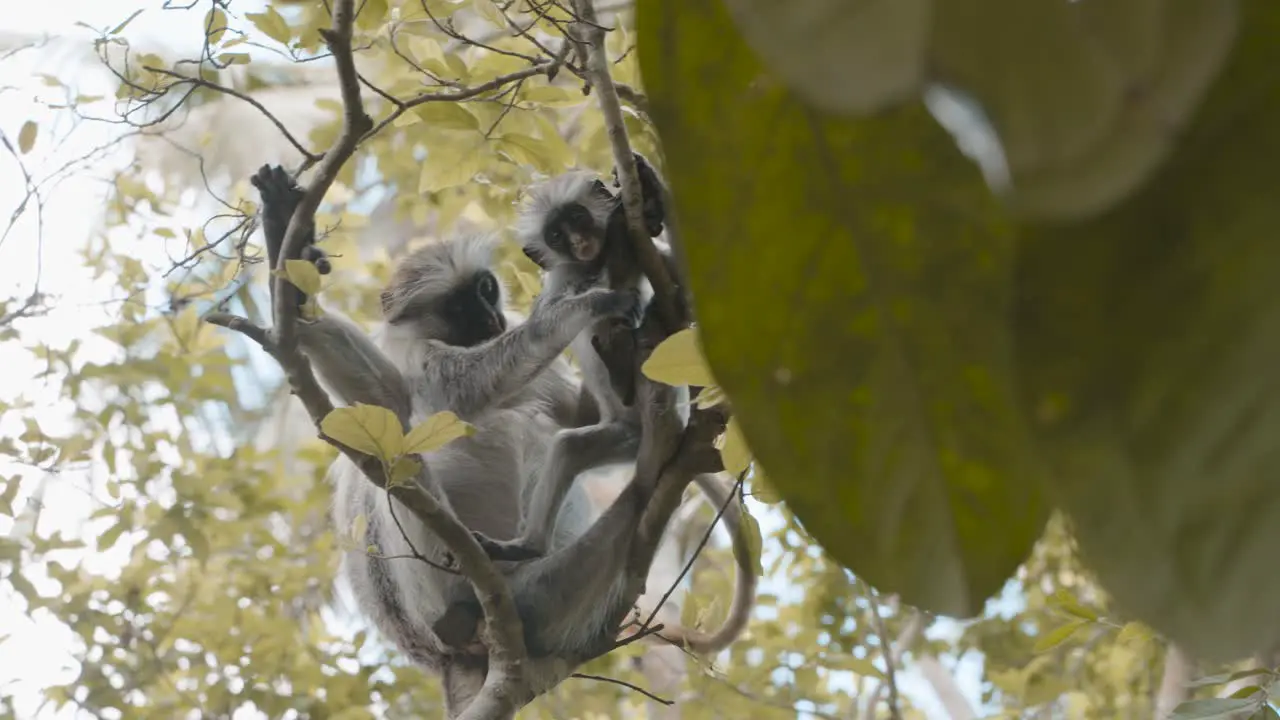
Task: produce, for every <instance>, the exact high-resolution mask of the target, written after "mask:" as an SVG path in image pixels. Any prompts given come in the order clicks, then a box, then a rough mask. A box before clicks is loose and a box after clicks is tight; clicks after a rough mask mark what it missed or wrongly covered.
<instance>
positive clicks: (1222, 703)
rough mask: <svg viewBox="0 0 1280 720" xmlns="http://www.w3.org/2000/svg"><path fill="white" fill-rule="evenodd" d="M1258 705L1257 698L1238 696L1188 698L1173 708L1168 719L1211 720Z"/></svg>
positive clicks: (1230, 715)
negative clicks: (1250, 698)
mask: <svg viewBox="0 0 1280 720" xmlns="http://www.w3.org/2000/svg"><path fill="white" fill-rule="evenodd" d="M1257 706H1258V701H1257V700H1242V699H1239V698H1214V699H1211V700H1190V701H1188V702H1184V703H1182V704H1181V705H1179V706H1178V707H1176V708H1174V709H1173V714H1172V715H1170V716H1169V720H1212V719H1213V718H1233V717H1236V716H1238V715H1240V714H1241V713H1243V712H1245V711H1249V710H1253V709H1254V708H1256V707H1257Z"/></svg>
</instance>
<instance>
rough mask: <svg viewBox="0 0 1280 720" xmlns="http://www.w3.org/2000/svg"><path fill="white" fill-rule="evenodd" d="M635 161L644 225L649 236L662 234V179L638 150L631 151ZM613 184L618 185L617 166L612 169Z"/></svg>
mask: <svg viewBox="0 0 1280 720" xmlns="http://www.w3.org/2000/svg"><path fill="white" fill-rule="evenodd" d="M631 156H632V157H633V158H635V161H636V175H637V176H639V178H640V198H641V203H642V207H643V212H644V227H645V231H646V232H648V233H649V237H658V236H659V235H661V234H662V226H663V223H664V222H666V206H665V203H664V201H663V189H662V180H660V179H659V178H658V171H657V170H654V169H653V165H651V164H649V161H648V160H647V159H645V157H644V156H643V155H641V154H640V153H638V152H633V153H631ZM613 186H614V187H619V186H621V183H620V182H619V181H618V168H617V167H615V168H614V169H613Z"/></svg>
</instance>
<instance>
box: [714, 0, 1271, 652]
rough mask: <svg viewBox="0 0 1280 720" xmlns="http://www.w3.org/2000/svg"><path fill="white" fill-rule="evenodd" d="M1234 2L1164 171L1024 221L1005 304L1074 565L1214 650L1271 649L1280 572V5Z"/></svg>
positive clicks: (1186, 645) (1193, 647)
mask: <svg viewBox="0 0 1280 720" xmlns="http://www.w3.org/2000/svg"><path fill="white" fill-rule="evenodd" d="M1193 4H1194V3H1193ZM1240 8H1241V10H1242V15H1241V18H1240V27H1241V34H1240V37H1239V39H1238V43H1239V45H1238V47H1237V49H1236V51H1235V53H1234V54H1233V56H1232V58H1231V60H1230V62H1229V64H1228V66H1227V68H1226V69H1225V71H1224V73H1223V75H1222V76H1221V78H1220V79H1219V81H1218V82H1217V83H1216V84H1215V85H1214V87H1213V88H1212V89H1211V91H1210V93H1209V96H1208V97H1207V98H1206V100H1205V103H1204V104H1203V106H1202V108H1201V111H1200V114H1199V116H1198V117H1197V118H1196V119H1195V121H1194V122H1193V123H1192V125H1191V126H1190V127H1188V128H1186V129H1185V130H1184V132H1183V133H1182V135H1181V137H1180V140H1179V145H1178V148H1177V150H1176V152H1175V153H1174V155H1173V156H1172V157H1171V158H1170V159H1169V161H1168V168H1167V170H1166V171H1165V172H1164V173H1163V174H1162V175H1161V176H1159V177H1158V178H1157V179H1156V180H1155V181H1153V182H1152V183H1151V184H1149V185H1148V186H1146V187H1145V188H1144V189H1143V190H1142V191H1140V192H1139V193H1137V194H1136V195H1134V196H1133V197H1132V198H1130V199H1129V200H1128V201H1126V202H1124V203H1122V204H1121V205H1119V206H1117V207H1115V208H1114V209H1112V210H1111V211H1109V212H1108V213H1106V214H1104V215H1102V216H1100V217H1097V218H1095V219H1093V220H1091V221H1089V222H1086V223H1080V224H1076V225H1069V226H1064V225H1055V226H1044V227H1028V228H1027V229H1026V230H1025V231H1024V238H1023V241H1022V243H1021V246H1020V247H1021V250H1020V253H1019V260H1018V270H1017V272H1018V286H1019V287H1018V298H1019V302H1018V305H1017V307H1016V308H1015V314H1014V315H1013V322H1014V327H1015V329H1016V333H1017V338H1018V340H1017V344H1016V346H1015V355H1014V357H1015V361H1016V365H1017V367H1018V368H1019V393H1018V395H1019V397H1020V398H1022V399H1023V401H1024V402H1025V406H1024V409H1025V412H1026V414H1027V415H1028V416H1029V417H1030V418H1032V419H1033V423H1032V424H1031V429H1032V431H1033V432H1034V433H1035V435H1036V444H1037V447H1038V448H1039V449H1040V450H1041V457H1042V458H1043V459H1044V460H1045V461H1046V462H1047V463H1048V464H1049V466H1050V468H1051V470H1052V474H1053V480H1052V482H1051V483H1048V484H1047V486H1046V487H1047V488H1048V491H1049V492H1051V493H1053V495H1054V499H1055V500H1056V501H1057V502H1058V504H1059V505H1060V506H1061V507H1062V508H1063V509H1065V510H1066V511H1067V512H1068V513H1069V514H1070V515H1071V517H1072V519H1073V521H1074V522H1073V524H1074V530H1073V535H1075V537H1076V538H1077V540H1078V541H1079V545H1080V549H1081V551H1082V553H1083V555H1084V557H1085V559H1086V560H1087V561H1088V563H1089V564H1090V566H1091V567H1092V569H1093V570H1094V571H1096V573H1097V577H1098V578H1099V580H1100V581H1101V582H1102V584H1103V586H1104V587H1105V588H1106V589H1107V591H1108V592H1110V593H1111V594H1112V596H1113V597H1114V598H1115V602H1116V605H1118V606H1122V607H1124V608H1125V609H1126V611H1128V612H1130V613H1132V614H1133V615H1134V616H1135V617H1136V618H1138V619H1141V620H1142V621H1143V622H1145V623H1147V624H1148V625H1150V626H1151V627H1152V628H1153V629H1155V630H1156V631H1157V632H1159V633H1160V634H1161V635H1164V636H1166V637H1168V638H1169V639H1170V640H1172V641H1174V642H1176V643H1177V644H1178V645H1179V646H1180V647H1182V648H1183V649H1184V650H1186V651H1187V652H1188V653H1189V654H1190V655H1191V656H1193V657H1197V658H1200V659H1203V660H1206V661H1209V660H1222V661H1226V660H1231V659H1235V658H1239V657H1243V656H1247V655H1250V654H1252V653H1253V652H1255V651H1260V650H1264V649H1266V648H1270V647H1272V646H1274V645H1276V644H1277V643H1280V615H1277V614H1276V613H1275V612H1274V608H1273V607H1272V603H1271V601H1270V600H1269V598H1272V597H1274V596H1276V595H1277V594H1280V576H1275V575H1272V574H1271V573H1258V572H1256V570H1255V569H1256V568H1258V567H1263V566H1267V565H1269V563H1270V562H1272V559H1273V558H1274V556H1275V548H1276V547H1277V546H1280V504H1277V503H1274V502H1271V500H1270V498H1272V497H1274V495H1275V484H1276V481H1275V475H1276V468H1277V467H1280V443H1277V442H1276V438H1277V437H1280V383H1277V382H1276V381H1275V379H1274V378H1275V377H1276V372H1275V368H1277V367H1280V333H1277V332H1276V331H1275V329H1276V328H1277V327H1280V294H1277V293H1276V292H1275V282H1276V278H1277V277H1280V243H1278V242H1275V240H1274V231H1275V228H1277V227H1280V203H1276V202H1275V199H1274V198H1275V196H1276V194H1277V193H1280V172H1277V168H1280V134H1277V133H1276V132H1275V128H1276V127H1280V86H1277V85H1276V84H1275V68H1276V67H1280V43H1277V42H1275V38H1276V37H1280V6H1278V5H1276V4H1274V3H1270V2H1267V1H1266V0H1248V1H1247V2H1242V3H1241V4H1240ZM699 303H700V304H699V309H700V310H701V307H702V305H701V298H699ZM730 389H731V390H732V388H730ZM733 397H734V399H735V402H736V401H737V394H734V395H733ZM744 427H745V425H744ZM746 429H748V430H749V429H750V428H749V427H748V428H746ZM753 447H754V445H753ZM756 449H757V451H758V452H760V454H761V455H762V456H763V454H764V452H763V450H762V449H760V448H756Z"/></svg>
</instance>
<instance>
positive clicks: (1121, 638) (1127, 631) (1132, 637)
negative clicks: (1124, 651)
mask: <svg viewBox="0 0 1280 720" xmlns="http://www.w3.org/2000/svg"><path fill="white" fill-rule="evenodd" d="M1151 637H1152V635H1151V628H1149V627H1147V626H1146V625H1143V624H1142V623H1140V622H1137V621H1134V622H1127V623H1125V624H1124V627H1122V628H1120V632H1119V633H1117V634H1116V643H1117V644H1121V645H1123V644H1128V643H1145V642H1149V641H1150V640H1151Z"/></svg>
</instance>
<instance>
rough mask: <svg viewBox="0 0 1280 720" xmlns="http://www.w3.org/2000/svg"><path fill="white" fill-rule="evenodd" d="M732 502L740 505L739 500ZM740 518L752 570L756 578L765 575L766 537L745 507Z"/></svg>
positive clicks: (741, 509) (742, 508) (741, 508)
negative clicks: (764, 551)
mask: <svg viewBox="0 0 1280 720" xmlns="http://www.w3.org/2000/svg"><path fill="white" fill-rule="evenodd" d="M730 502H735V503H740V502H741V501H740V500H738V499H737V498H734V499H733V500H730ZM739 510H740V511H741V512H740V516H741V518H742V540H743V543H744V545H745V548H744V549H745V550H746V551H747V556H748V557H750V558H751V562H752V566H753V567H752V569H753V570H754V572H755V574H756V577H762V576H763V575H764V554H763V550H764V536H763V535H761V533H760V523H759V521H757V520H756V519H755V517H753V516H752V515H751V513H749V512H747V509H746V508H745V507H740V508H739Z"/></svg>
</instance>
